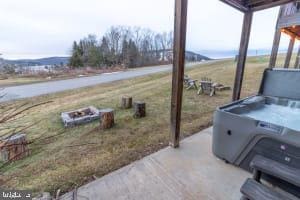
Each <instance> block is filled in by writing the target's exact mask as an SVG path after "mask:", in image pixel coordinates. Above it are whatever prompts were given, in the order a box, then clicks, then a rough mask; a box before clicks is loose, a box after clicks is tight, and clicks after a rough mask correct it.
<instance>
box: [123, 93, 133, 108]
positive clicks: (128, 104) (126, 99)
mask: <svg viewBox="0 0 300 200" xmlns="http://www.w3.org/2000/svg"><path fill="white" fill-rule="evenodd" d="M121 108H122V109H129V108H132V97H130V96H123V97H122V99H121Z"/></svg>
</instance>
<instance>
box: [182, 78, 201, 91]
mask: <svg viewBox="0 0 300 200" xmlns="http://www.w3.org/2000/svg"><path fill="white" fill-rule="evenodd" d="M197 81H198V80H193V79H191V78H189V77H188V76H187V75H184V78H183V82H184V85H185V86H186V88H187V90H189V89H191V88H194V89H198V87H197Z"/></svg>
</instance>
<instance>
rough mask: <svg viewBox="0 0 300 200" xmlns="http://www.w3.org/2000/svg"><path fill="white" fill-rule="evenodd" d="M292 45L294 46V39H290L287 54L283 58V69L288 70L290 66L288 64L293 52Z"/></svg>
mask: <svg viewBox="0 0 300 200" xmlns="http://www.w3.org/2000/svg"><path fill="white" fill-rule="evenodd" d="M294 44H295V37H291V39H290V44H289V48H288V52H287V54H286V58H285V63H284V68H289V66H290V62H291V58H292V55H293V50H294Z"/></svg>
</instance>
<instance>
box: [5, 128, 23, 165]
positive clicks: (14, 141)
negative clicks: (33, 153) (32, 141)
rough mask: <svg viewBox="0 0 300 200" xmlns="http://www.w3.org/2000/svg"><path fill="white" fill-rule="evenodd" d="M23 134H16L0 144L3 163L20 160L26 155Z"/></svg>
mask: <svg viewBox="0 0 300 200" xmlns="http://www.w3.org/2000/svg"><path fill="white" fill-rule="evenodd" d="M27 145H28V143H27V141H26V135H25V134H16V135H13V136H11V137H9V138H6V139H4V140H2V141H1V142H0V154H1V160H2V161H3V162H10V161H16V160H20V159H22V158H24V157H26V156H27V155H28V149H27Z"/></svg>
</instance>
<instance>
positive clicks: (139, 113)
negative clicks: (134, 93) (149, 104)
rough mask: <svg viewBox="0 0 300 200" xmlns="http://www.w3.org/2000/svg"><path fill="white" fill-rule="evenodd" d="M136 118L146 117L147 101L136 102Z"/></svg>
mask: <svg viewBox="0 0 300 200" xmlns="http://www.w3.org/2000/svg"><path fill="white" fill-rule="evenodd" d="M133 117H134V118H142V117H146V103H145V102H143V101H136V102H134V115H133Z"/></svg>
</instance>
